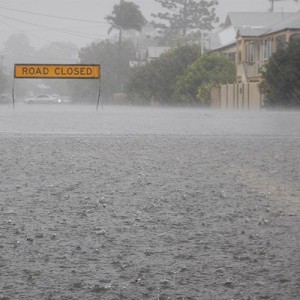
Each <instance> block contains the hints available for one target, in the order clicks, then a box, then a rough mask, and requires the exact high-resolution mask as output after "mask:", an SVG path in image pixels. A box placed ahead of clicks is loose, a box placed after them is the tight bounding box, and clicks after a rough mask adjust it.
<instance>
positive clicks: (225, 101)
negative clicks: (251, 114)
mask: <svg viewBox="0 0 300 300" xmlns="http://www.w3.org/2000/svg"><path fill="white" fill-rule="evenodd" d="M262 105H263V95H262V93H261V92H260V89H259V83H257V82H255V83H250V82H249V83H237V84H226V85H221V86H220V87H215V88H213V89H212V90H211V106H212V107H214V108H221V109H223V110H226V109H229V110H259V109H260V108H261V107H262Z"/></svg>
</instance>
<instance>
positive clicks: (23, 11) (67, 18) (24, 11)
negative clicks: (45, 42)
mask: <svg viewBox="0 0 300 300" xmlns="http://www.w3.org/2000/svg"><path fill="white" fill-rule="evenodd" d="M0 9H5V10H10V11H17V12H21V13H26V14H30V15H36V16H43V17H48V18H55V19H63V20H70V21H76V22H86V23H98V24H101V23H102V24H107V22H105V21H95V20H87V19H78V18H70V17H61V16H54V15H49V14H43V13H35V12H32V11H26V10H20V9H14V8H8V7H3V6H0Z"/></svg>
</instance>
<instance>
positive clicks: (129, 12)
mask: <svg viewBox="0 0 300 300" xmlns="http://www.w3.org/2000/svg"><path fill="white" fill-rule="evenodd" d="M105 19H106V20H107V21H108V23H109V24H110V28H109V30H108V34H110V33H111V32H112V31H113V30H118V31H119V58H118V61H119V62H120V60H121V50H122V34H123V30H125V31H126V30H136V31H141V30H142V27H143V26H144V25H145V24H146V19H145V18H144V16H143V15H142V13H141V11H140V9H139V7H138V6H137V5H136V4H134V3H132V2H126V1H123V0H120V4H119V5H115V6H114V8H113V11H112V14H111V15H109V16H107V17H106V18H105ZM118 85H119V89H121V83H120V81H119V84H118Z"/></svg>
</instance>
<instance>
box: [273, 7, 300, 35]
mask: <svg viewBox="0 0 300 300" xmlns="http://www.w3.org/2000/svg"><path fill="white" fill-rule="evenodd" d="M285 29H300V11H299V12H297V13H295V14H293V15H292V16H289V17H287V18H285V19H284V20H282V21H281V22H278V23H276V24H273V26H272V27H271V28H270V29H269V30H268V32H267V33H274V32H278V31H281V30H285Z"/></svg>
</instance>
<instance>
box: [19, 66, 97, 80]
mask: <svg viewBox="0 0 300 300" xmlns="http://www.w3.org/2000/svg"><path fill="white" fill-rule="evenodd" d="M14 76H15V78H58V79H59V78H65V79H99V78H100V76H101V74H100V65H77V64H76V65H75V64H74V65H73V64H72V65H52V64H51V65H40V64H34V65H30V64H16V65H15V73H14Z"/></svg>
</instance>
